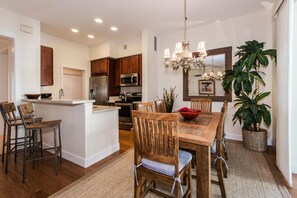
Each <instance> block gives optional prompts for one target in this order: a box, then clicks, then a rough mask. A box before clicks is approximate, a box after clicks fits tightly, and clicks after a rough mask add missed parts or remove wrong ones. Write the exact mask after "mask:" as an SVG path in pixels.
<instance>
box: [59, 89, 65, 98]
mask: <svg viewBox="0 0 297 198" xmlns="http://www.w3.org/2000/svg"><path fill="white" fill-rule="evenodd" d="M62 96H64V90H63V89H62V88H61V89H59V99H62Z"/></svg>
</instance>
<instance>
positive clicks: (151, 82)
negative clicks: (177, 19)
mask: <svg viewBox="0 0 297 198" xmlns="http://www.w3.org/2000/svg"><path fill="white" fill-rule="evenodd" d="M154 36H155V34H154V32H152V31H150V30H144V31H142V101H153V100H156V98H157V95H158V86H159V79H158V74H157V71H158V67H159V64H158V51H154Z"/></svg>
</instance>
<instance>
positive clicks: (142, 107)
mask: <svg viewBox="0 0 297 198" xmlns="http://www.w3.org/2000/svg"><path fill="white" fill-rule="evenodd" d="M135 105H136V110H137V111H145V112H154V103H153V102H142V103H136V104H135Z"/></svg>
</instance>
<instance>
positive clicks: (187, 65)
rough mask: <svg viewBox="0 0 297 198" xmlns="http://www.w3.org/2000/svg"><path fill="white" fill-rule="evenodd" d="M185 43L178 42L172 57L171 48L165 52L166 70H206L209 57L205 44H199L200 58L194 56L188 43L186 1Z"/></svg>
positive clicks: (202, 42) (201, 42)
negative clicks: (206, 61)
mask: <svg viewBox="0 0 297 198" xmlns="http://www.w3.org/2000/svg"><path fill="white" fill-rule="evenodd" d="M184 17H185V21H184V41H183V42H178V43H176V45H175V50H174V52H173V53H172V56H171V55H170V51H169V48H167V49H165V52H164V64H165V68H169V67H172V69H173V70H178V68H179V67H182V68H183V69H184V72H185V73H187V72H188V70H190V69H191V67H198V68H205V57H206V56H207V53H206V48H205V42H204V41H200V42H199V43H198V48H197V54H198V56H197V57H196V56H193V54H192V52H191V51H190V49H189V41H187V20H188V18H187V10H186V0H185V1H184Z"/></svg>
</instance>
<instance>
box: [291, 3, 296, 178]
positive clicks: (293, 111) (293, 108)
mask: <svg viewBox="0 0 297 198" xmlns="http://www.w3.org/2000/svg"><path fill="white" fill-rule="evenodd" d="M293 17H294V18H293V22H292V24H293V34H292V36H293V38H292V39H293V42H292V50H293V51H292V54H294V55H293V56H291V57H292V59H293V60H292V74H293V75H294V74H296V73H297V67H296V65H297V56H296V55H295V54H297V3H296V1H295V6H294V15H293ZM290 84H291V85H292V86H291V94H292V95H291V98H292V100H291V101H292V102H291V105H292V106H291V116H292V117H291V129H292V130H291V131H292V138H291V145H292V148H291V151H292V172H293V173H297V144H296V141H297V133H296V131H297V122H296V114H297V103H296V101H297V92H296V87H295V86H296V85H297V78H293V77H292V82H291V83H290ZM294 115H295V116H294ZM293 119H295V120H293Z"/></svg>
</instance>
